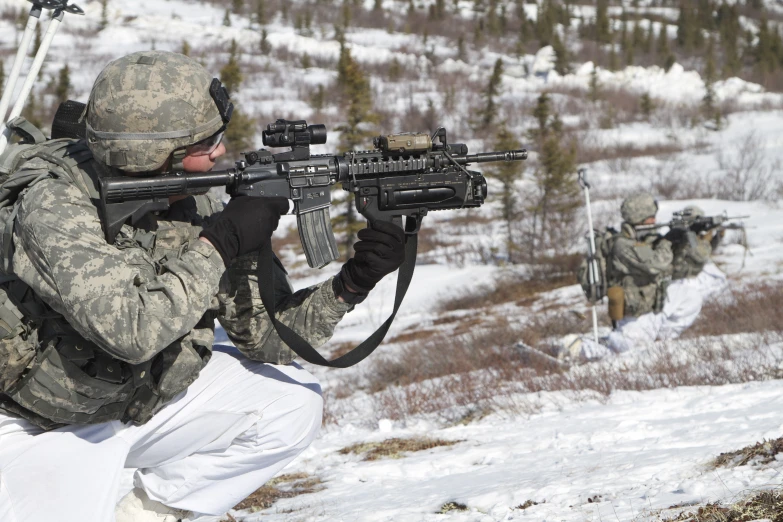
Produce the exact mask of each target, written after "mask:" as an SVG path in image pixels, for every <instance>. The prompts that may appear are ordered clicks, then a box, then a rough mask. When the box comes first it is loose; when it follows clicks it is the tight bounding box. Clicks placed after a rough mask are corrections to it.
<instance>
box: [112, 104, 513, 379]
mask: <svg viewBox="0 0 783 522" xmlns="http://www.w3.org/2000/svg"><path fill="white" fill-rule="evenodd" d="M262 139H263V143H264V145H266V146H268V147H272V148H276V147H290V150H288V151H285V152H281V153H278V154H273V153H272V152H270V151H268V150H266V149H261V150H257V151H253V152H248V153H245V154H244V157H245V159H244V160H240V161H237V162H236V165H235V167H234V168H232V169H228V170H223V171H217V172H208V173H203V174H186V173H184V172H174V173H170V174H166V175H163V176H153V177H147V178H138V177H130V176H112V177H106V178H101V180H100V196H101V201H100V209H101V212H102V214H103V215H102V218H103V219H102V221H103V224H104V232H105V234H106V239H107V241H109V242H110V243H113V242H114V238H115V237H116V235H117V233H118V232H119V230H120V228H121V227H122V225H123V224H124V223H125V222H126V221H128V220H130V222H131V223H132V224H133V223H136V222H137V221H138V220H139V219H140V218H141V217H142V216H144V215H145V214H147V213H148V212H152V211H161V210H166V209H167V208H168V206H169V197H171V196H177V195H188V194H197V193H203V192H205V191H206V190H208V189H209V188H211V187H224V188H225V190H226V192H227V193H228V194H229V195H231V196H232V197H233V196H238V195H247V196H261V197H277V196H282V197H285V198H288V199H290V200H293V201H294V204H295V210H294V212H295V214H296V219H297V227H298V229H299V238H300V240H301V243H302V248H303V249H304V252H305V256H306V257H307V263H308V264H309V265H310V266H311V267H317V268H321V267H324V266H326V265H327V264H328V263H329V262H331V261H333V260H334V259H337V257H338V251H337V244H336V242H335V239H334V234H333V232H332V227H331V221H330V217H329V206H330V204H331V188H332V186H333V185H335V184H337V183H340V184H341V185H342V188H343V190H346V191H348V192H350V193H353V194H354V199H355V206H356V210H357V211H358V212H359V213H360V214H362V215H363V216H364V217H365V218H367V220H368V221H369V222H370V223H373V222H376V221H387V222H391V223H394V224H396V225H398V226H400V227H401V228H404V230H405V232H406V235H407V241H406V245H405V262H404V263H403V265H402V266H401V267H400V273H399V277H398V278H397V293H396V296H395V301H394V309H393V311H392V314H391V316H390V317H389V318H388V319H387V320H386V322H384V324H383V325H382V326H381V327H380V328H379V329H378V330H377V331H376V332H375V333H374V334H373V335H371V336H370V338H368V339H367V340H366V341H365V342H364V343H362V344H361V345H359V347H357V348H355V349H354V350H353V351H351V352H349V353H347V354H345V355H343V356H341V357H339V358H338V359H335V360H334V361H326V360H325V359H323V357H321V356H320V355H319V354H318V352H317V351H316V350H315V349H314V348H312V347H311V346H310V345H309V343H307V342H306V341H304V339H302V338H301V337H299V335H297V334H296V333H295V332H294V331H293V330H291V329H290V328H288V327H287V326H285V325H284V324H282V323H280V322H279V321H277V319H276V318H275V316H274V313H275V307H274V295H273V293H272V292H273V290H272V289H273V288H274V286H273V284H272V283H273V282H272V281H267V280H265V281H264V284H261V279H262V278H261V276H259V290H260V292H261V300H262V302H263V303H264V305H265V306H266V309H267V313H268V314H269V317H270V319H271V321H272V324H273V325H274V326H275V329H276V331H277V333H278V335H279V336H280V338H281V339H282V340H283V341H284V342H285V343H286V344H287V345H288V346H289V347H290V348H291V349H293V350H294V351H295V352H296V353H297V354H298V355H299V356H301V357H302V358H303V359H305V360H306V361H309V362H312V363H314V364H320V365H326V366H332V367H341V368H342V367H347V366H351V365H353V364H356V363H357V362H359V361H360V360H362V359H364V358H365V357H366V356H367V355H369V354H370V353H371V352H372V350H374V349H375V348H376V347H377V346H378V344H380V342H381V341H382V340H383V337H384V336H385V334H386V332H387V331H388V328H389V326H391V322H392V321H393V319H394V317H395V315H396V313H397V310H398V309H399V306H400V304H401V303H402V298H403V297H404V296H405V292H406V291H407V288H408V285H409V284H410V281H411V278H412V277H413V268H414V266H415V263H416V248H417V233H418V231H419V229H420V227H421V223H422V220H423V218H424V216H426V215H427V214H428V213H429V212H430V211H433V210H448V209H460V208H475V207H479V206H481V205H482V204H483V203H484V200H485V199H486V197H487V182H486V179H485V178H484V176H483V175H481V173H480V172H477V171H473V170H468V169H466V168H465V167H466V166H467V165H469V164H471V163H485V162H493V161H518V160H524V159H526V158H527V151H526V150H510V151H500V152H484V153H478V154H468V147H467V146H466V145H464V144H455V143H449V142H448V139H447V134H446V129H444V128H443V127H440V128H438V129H437V130H436V131H435V133H434V134H433V135H432V136H429V135H428V134H422V133H403V134H392V135H387V136H378V137H377V138H375V139H374V140H373V145H374V147H375V148H374V150H368V151H360V152H346V153H344V154H343V155H339V156H338V155H329V154H326V155H312V154H310V145H318V144H324V143H326V127H325V126H324V125H308V124H307V122H306V121H305V120H295V121H289V120H282V119H279V120H277V121H275V122H274V123H270V124H269V125H267V129H266V130H265V131H264V132H263V136H262ZM403 216H404V217H405V218H406V220H405V224H404V226H403V219H402V218H403ZM258 268H259V272H260V273H263V274H266V275H267V278H269V277H271V274H272V272H273V270H272V251H271V246H269V245H267V246H266V247H264V248H262V251H261V252H260V254H259V265H258Z"/></svg>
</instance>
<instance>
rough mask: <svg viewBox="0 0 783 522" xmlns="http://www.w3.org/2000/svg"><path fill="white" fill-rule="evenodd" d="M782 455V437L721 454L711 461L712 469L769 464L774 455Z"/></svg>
mask: <svg viewBox="0 0 783 522" xmlns="http://www.w3.org/2000/svg"><path fill="white" fill-rule="evenodd" d="M778 454H783V437H780V438H777V439H773V440H764V441H761V442H757V443H756V444H753V445H751V446H746V447H744V448H742V449H739V450H736V451H729V452H727V453H721V454H720V455H718V456H717V457H716V458H715V460H713V461H712V467H714V468H733V467H735V466H744V465H746V464H748V463H750V462H754V463H756V464H769V463H770V462H772V461H774V460H775V457H776V455H778Z"/></svg>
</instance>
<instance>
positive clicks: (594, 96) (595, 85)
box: [588, 64, 601, 103]
mask: <svg viewBox="0 0 783 522" xmlns="http://www.w3.org/2000/svg"><path fill="white" fill-rule="evenodd" d="M588 93H589V97H590V101H592V102H593V103H595V102H597V101H598V99H599V98H600V97H601V84H600V83H599V81H598V67H597V66H596V65H595V64H593V70H592V71H590V83H589V91H588Z"/></svg>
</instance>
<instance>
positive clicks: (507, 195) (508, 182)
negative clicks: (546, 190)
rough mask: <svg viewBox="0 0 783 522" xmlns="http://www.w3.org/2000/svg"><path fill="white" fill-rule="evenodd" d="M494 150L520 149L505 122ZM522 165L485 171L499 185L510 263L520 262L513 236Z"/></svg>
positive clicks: (497, 166) (512, 163)
mask: <svg viewBox="0 0 783 522" xmlns="http://www.w3.org/2000/svg"><path fill="white" fill-rule="evenodd" d="M493 146H494V147H495V150H515V149H519V148H520V147H521V145H520V143H519V140H518V139H517V137H516V135H515V134H514V133H513V132H511V131H510V130H509V129H508V126H507V124H506V122H503V123H501V124H500V126H499V128H498V131H497V133H496V134H495V142H494V144H493ZM524 167H525V165H524V163H523V162H520V161H508V162H501V163H496V164H494V165H493V166H492V167H490V168H488V169H487V175H488V176H490V177H492V178H495V179H497V180H498V181H499V182H500V184H501V190H500V196H499V197H500V217H501V218H502V219H503V222H504V224H505V228H506V231H505V232H506V252H507V254H508V260H509V262H511V263H516V262H519V261H521V259H520V257H521V252H522V250H521V248H522V245H521V242H520V241H518V240H517V239H516V237H515V234H514V224H515V222H516V221H517V220H518V219H519V217H520V213H521V212H520V209H519V194H518V191H517V187H516V183H517V181H519V180H521V179H522V177H523V175H524V172H525V170H524Z"/></svg>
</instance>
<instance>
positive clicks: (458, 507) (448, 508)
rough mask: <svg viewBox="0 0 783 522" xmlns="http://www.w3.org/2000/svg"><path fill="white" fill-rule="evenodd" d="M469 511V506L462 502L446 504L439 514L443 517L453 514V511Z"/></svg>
mask: <svg viewBox="0 0 783 522" xmlns="http://www.w3.org/2000/svg"><path fill="white" fill-rule="evenodd" d="M467 510H468V506H466V505H465V504H463V503H461V502H446V503H445V504H443V505H442V506H441V507H440V509H439V510H438V513H439V514H441V515H445V514H446V513H451V512H452V511H467Z"/></svg>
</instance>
